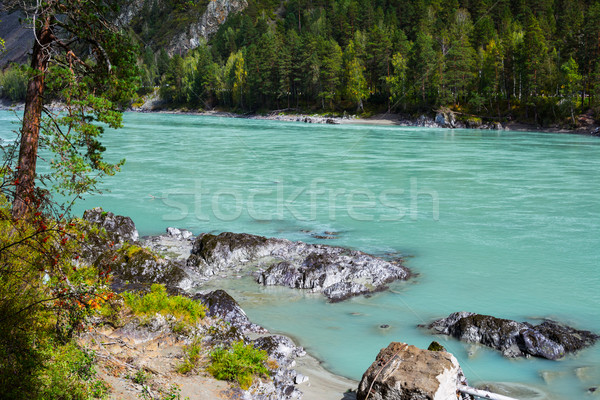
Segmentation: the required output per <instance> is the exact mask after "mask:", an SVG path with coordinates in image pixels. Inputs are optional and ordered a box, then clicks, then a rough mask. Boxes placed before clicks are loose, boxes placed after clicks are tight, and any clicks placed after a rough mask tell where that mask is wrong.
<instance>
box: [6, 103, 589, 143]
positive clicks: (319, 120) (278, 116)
mask: <svg viewBox="0 0 600 400" xmlns="http://www.w3.org/2000/svg"><path fill="white" fill-rule="evenodd" d="M23 108H24V104H22V103H17V104H11V103H10V102H8V101H7V100H6V99H0V110H4V111H12V110H14V111H21V110H23ZM50 108H51V109H53V108H54V109H60V105H59V104H53V105H50ZM127 111H129V112H139V113H159V114H174V115H197V116H208V117H221V118H246V119H257V120H269V121H283V122H304V123H309V124H331V125H344V124H352V125H373V126H401V127H426V128H447V129H485V130H499V131H502V130H506V131H515V132H545V133H570V134H580V135H590V136H600V122H598V121H596V120H595V119H594V118H593V117H592V116H591V115H590V113H589V112H588V113H586V114H580V115H578V116H576V119H577V121H578V124H579V125H580V126H579V127H578V128H569V127H563V126H559V125H557V124H555V125H552V126H547V127H542V126H538V125H534V124H530V123H524V122H519V121H510V122H504V123H500V122H488V123H484V122H483V121H481V119H479V118H466V119H465V120H464V121H457V118H456V115H455V114H453V113H451V112H450V113H447V111H446V112H440V111H438V112H437V113H436V114H435V116H427V115H424V114H423V115H420V116H419V117H416V118H415V117H410V116H406V115H403V114H398V113H380V114H376V115H373V116H370V117H360V116H357V115H344V116H342V117H339V116H332V115H327V114H325V115H320V114H292V113H287V112H277V111H272V112H270V113H268V114H239V113H233V112H228V111H219V110H210V111H200V110H187V109H173V110H166V109H161V108H159V107H155V106H154V103H152V102H150V103H149V104H144V105H142V106H139V107H132V108H129V109H127Z"/></svg>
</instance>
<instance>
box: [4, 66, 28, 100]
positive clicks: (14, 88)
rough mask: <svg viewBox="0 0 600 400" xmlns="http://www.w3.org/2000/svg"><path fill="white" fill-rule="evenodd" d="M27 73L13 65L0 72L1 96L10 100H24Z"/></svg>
mask: <svg viewBox="0 0 600 400" xmlns="http://www.w3.org/2000/svg"><path fill="white" fill-rule="evenodd" d="M27 81H28V77H27V73H26V72H25V70H24V69H22V68H20V67H18V66H16V65H13V66H11V67H10V68H9V69H7V70H6V71H5V72H4V73H1V74H0V87H1V88H2V97H6V98H8V99H10V100H11V101H25V96H26V95H27Z"/></svg>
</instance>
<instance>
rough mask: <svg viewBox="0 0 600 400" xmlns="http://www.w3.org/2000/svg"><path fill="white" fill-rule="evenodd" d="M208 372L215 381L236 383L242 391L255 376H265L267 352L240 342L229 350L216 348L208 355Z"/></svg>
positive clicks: (266, 371) (266, 373)
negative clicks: (209, 359)
mask: <svg viewBox="0 0 600 400" xmlns="http://www.w3.org/2000/svg"><path fill="white" fill-rule="evenodd" d="M210 358H211V365H210V366H209V367H208V371H209V372H210V373H211V374H212V375H213V376H214V377H215V378H217V379H220V380H226V381H233V382H237V383H238V384H239V385H240V387H241V388H242V389H244V390H246V389H248V388H249V387H250V385H252V381H253V380H254V377H255V376H267V375H268V373H269V371H268V370H267V367H266V365H265V364H266V362H267V360H268V355H267V352H266V351H264V350H258V349H256V348H254V346H252V345H250V344H248V345H246V344H244V343H243V342H242V341H239V342H236V343H234V344H233V345H232V346H231V347H230V348H228V349H225V348H222V347H221V348H217V349H216V350H214V351H213V352H212V353H211V354H210Z"/></svg>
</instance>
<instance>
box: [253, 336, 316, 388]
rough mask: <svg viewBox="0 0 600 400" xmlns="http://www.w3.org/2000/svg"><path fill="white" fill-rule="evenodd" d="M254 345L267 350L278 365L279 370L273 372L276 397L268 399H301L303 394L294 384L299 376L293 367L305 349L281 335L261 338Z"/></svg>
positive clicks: (272, 377)
mask: <svg viewBox="0 0 600 400" xmlns="http://www.w3.org/2000/svg"><path fill="white" fill-rule="evenodd" d="M253 343H254V347H256V348H258V349H261V350H265V351H266V352H267V354H268V355H269V357H270V358H271V359H273V360H275V361H276V363H277V368H276V369H275V370H273V371H271V379H272V380H273V385H274V388H275V392H274V394H275V396H274V397H268V398H273V399H293V398H300V397H301V395H302V392H300V391H299V390H298V389H296V388H295V387H294V384H296V383H298V382H296V380H297V379H298V376H299V374H298V373H297V372H296V371H295V370H294V369H293V367H294V365H295V361H294V360H295V358H296V357H300V356H301V354H302V353H303V349H302V348H301V347H297V346H296V345H295V344H294V342H292V340H291V339H290V338H288V337H285V336H281V335H272V336H264V337H260V338H258V339H256V340H254V342H253ZM300 376H303V375H300ZM305 378H306V377H305Z"/></svg>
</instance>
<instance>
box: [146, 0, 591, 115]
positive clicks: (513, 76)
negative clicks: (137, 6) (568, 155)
mask: <svg viewBox="0 0 600 400" xmlns="http://www.w3.org/2000/svg"><path fill="white" fill-rule="evenodd" d="M559 3H560V2H559ZM566 4H567V3H564V4H563V3H561V5H559V4H558V3H557V4H556V5H552V4H551V2H543V3H541V4H537V3H536V4H533V3H531V2H508V1H502V2H499V3H494V2H491V1H488V0H481V1H474V2H465V1H458V0H452V1H450V0H449V1H443V2H440V1H434V0H422V1H414V2H406V1H399V0H382V1H378V2H377V3H376V4H375V3H369V2H365V1H361V0H335V1H331V2H311V1H307V0H290V1H287V2H284V3H280V2H276V1H252V2H249V6H248V8H247V9H246V10H245V11H244V12H242V13H239V14H236V15H230V16H229V17H228V19H227V21H226V22H225V23H224V24H223V25H222V26H221V27H220V29H219V30H218V31H217V33H216V34H215V35H214V36H212V37H211V39H210V41H209V43H208V44H205V43H201V44H200V46H199V49H198V51H197V52H190V53H188V55H187V56H185V57H184V59H183V68H171V70H172V71H173V73H174V74H175V75H177V74H181V76H180V77H181V80H180V81H181V88H180V89H177V90H179V92H178V93H179V95H173V94H169V90H165V91H163V92H161V94H163V98H164V99H166V100H168V101H169V102H170V103H169V104H170V105H171V106H172V105H179V106H192V107H215V106H217V107H218V106H221V107H226V108H229V109H233V110H243V111H257V110H265V109H274V108H275V109H280V108H282V107H285V106H286V105H287V107H291V106H294V105H295V107H296V108H297V109H300V110H304V111H308V110H311V111H317V109H325V110H331V111H333V110H335V111H341V109H345V110H351V111H354V109H355V108H357V106H358V108H359V110H361V109H362V107H361V104H362V103H364V104H365V105H366V106H367V109H368V110H369V111H370V112H375V111H382V110H383V109H386V108H387V109H389V110H391V111H393V110H398V109H401V110H402V111H406V112H408V113H416V112H423V111H424V110H431V109H432V108H434V107H439V106H452V107H455V108H456V109H458V110H460V111H462V112H467V113H471V114H475V113H476V114H478V115H481V116H482V117H494V118H500V120H501V119H502V118H506V119H509V118H512V119H514V118H522V119H523V120H525V121H527V122H537V123H541V122H543V121H544V122H548V121H552V119H554V120H556V119H562V114H561V112H559V111H560V109H561V108H564V107H562V106H561V104H563V103H564V102H562V101H563V100H565V99H566V100H568V101H573V105H575V103H574V101H575V100H574V99H575V97H576V96H575V95H573V93H575V92H572V91H571V92H569V93H567V91H566V90H563V89H564V88H563V86H567V85H568V84H569V82H568V81H569V78H568V77H567V75H568V74H565V73H564V72H562V71H561V67H562V66H563V65H565V63H568V62H569V60H570V59H573V60H574V62H575V63H576V64H577V65H578V67H579V70H578V73H579V74H580V75H581V81H580V83H579V84H578V85H579V86H580V89H579V94H580V95H581V97H580V100H578V103H577V104H579V105H578V106H576V107H574V108H573V111H574V110H580V109H581V108H582V107H584V106H590V107H593V106H598V105H600V95H598V94H597V93H598V88H599V87H600V74H599V73H598V72H597V71H598V70H600V50H599V48H598V40H597V38H598V36H599V34H600V3H598V2H588V1H584V0H576V1H574V2H570V3H568V5H566ZM340 50H341V52H342V54H343V56H342V59H341V60H340V57H339V55H340ZM199 54H200V56H199ZM209 54H210V56H209ZM145 58H146V57H145ZM159 58H160V59H162V61H161V65H163V67H159V70H162V72H165V73H166V74H167V75H168V74H169V73H170V72H168V71H169V68H167V67H166V65H167V64H166V62H165V59H167V60H168V57H167V56H166V53H164V51H163V50H161V51H160V53H159ZM194 65H195V68H194ZM190 66H191V67H190ZM165 82H166V81H165ZM171 82H175V83H171ZM176 82H178V81H177V78H176V77H172V79H171V81H170V82H169V86H168V87H169V88H173V87H174V86H175V87H177V88H179V86H177V83H176ZM170 90H171V91H173V90H174V89H170ZM534 104H540V105H543V107H537V106H535V107H534ZM567 108H570V107H567ZM541 110H544V111H543V112H542V111H541ZM546 110H551V111H552V110H553V111H552V112H553V113H554V114H555V116H554V118H550V119H548V118H547V117H548V116H549V115H550V114H552V112H551V113H550V114H547V113H546ZM557 110H558V111H557ZM484 119H485V118H484Z"/></svg>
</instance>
